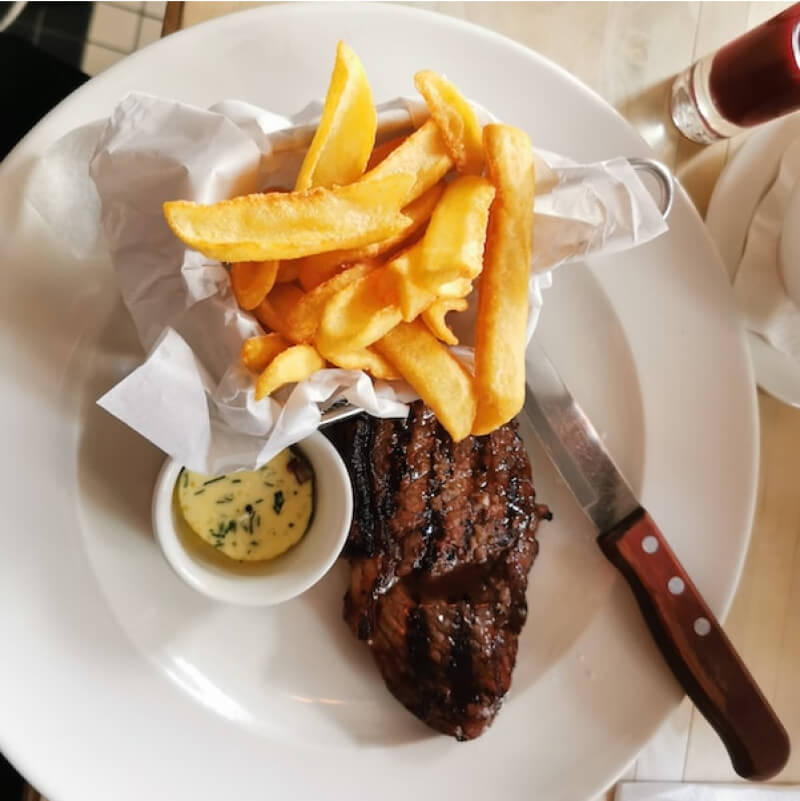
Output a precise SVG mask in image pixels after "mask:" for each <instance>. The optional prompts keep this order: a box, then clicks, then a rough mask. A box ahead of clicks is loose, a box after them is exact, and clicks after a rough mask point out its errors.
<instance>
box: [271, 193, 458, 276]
mask: <svg viewBox="0 0 800 801" xmlns="http://www.w3.org/2000/svg"><path fill="white" fill-rule="evenodd" d="M443 192H444V184H442V183H438V184H435V185H434V186H432V187H431V188H430V189H429V190H428V191H427V192H425V193H423V194H422V195H420V196H419V197H418V198H417V199H416V200H414V201H412V202H411V203H409V204H408V205H407V206H406V207H405V208H404V209H403V214H405V216H406V217H408V218H409V220H410V222H409V224H408V225H407V226H406V227H405V228H404V229H403V230H402V231H399V232H398V233H397V234H395V235H394V236H390V237H389V238H388V239H384V240H382V241H381V242H375V243H373V244H372V245H366V246H365V247H362V248H353V249H351V250H334V251H331V252H330V253H319V254H317V255H315V256H306V257H305V258H304V259H298V260H296V261H295V262H291V263H293V264H296V265H297V266H298V273H299V278H300V284H301V285H302V287H303V289H305V290H306V292H308V291H309V290H311V289H313V288H314V287H315V286H318V285H319V284H321V283H323V282H324V281H327V280H328V279H329V278H330V277H331V276H333V275H335V274H336V273H337V272H338V271H339V270H340V269H341V267H342V265H344V264H352V263H354V262H361V261H364V260H365V259H374V258H376V257H377V256H381V255H383V254H384V253H388V252H389V251H391V250H393V249H394V248H397V247H400V246H401V245H402V244H403V242H405V241H406V240H407V239H408V238H409V237H410V236H413V235H414V234H415V233H416V232H417V231H420V230H421V229H422V227H423V226H424V225H425V223H427V222H428V220H429V219H430V217H431V214H433V210H434V209H435V208H436V204H437V203H438V202H439V200H440V199H441V197H442V193H443ZM284 263H286V264H288V263H289V262H284ZM281 267H283V264H281Z"/></svg>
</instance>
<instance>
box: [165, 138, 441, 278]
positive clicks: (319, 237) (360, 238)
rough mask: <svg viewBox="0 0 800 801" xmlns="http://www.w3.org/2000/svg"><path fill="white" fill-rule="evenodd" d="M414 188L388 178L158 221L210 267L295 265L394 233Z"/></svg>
mask: <svg viewBox="0 0 800 801" xmlns="http://www.w3.org/2000/svg"><path fill="white" fill-rule="evenodd" d="M437 136H438V133H437ZM399 149H402V148H399ZM395 152H397V151H395ZM389 158H391V156H390V157H389ZM387 161H388V159H387ZM384 163H385V162H384ZM377 169H380V165H379V166H378V168H377ZM437 180H438V179H437ZM418 183H419V178H418V177H417V176H415V175H410V174H408V173H404V172H402V171H400V170H396V171H394V172H393V173H391V174H385V175H381V176H373V177H372V179H370V180H367V179H366V178H365V179H362V180H360V181H356V182H355V183H354V184H349V185H348V186H337V187H334V188H333V189H325V188H324V187H316V188H314V189H308V190H305V191H301V192H271V193H269V194H266V195H265V194H255V195H244V196H243V197H235V198H232V199H231V200H223V201H222V202H221V203H214V204H212V205H209V206H205V205H202V204H199V203H192V202H190V201H186V200H173V201H168V202H166V203H165V204H164V216H165V217H166V220H167V224H168V225H169V227H170V228H171V229H172V231H173V233H174V234H175V236H177V237H178V238H179V239H180V240H181V241H182V242H184V243H185V244H187V245H188V246H189V247H192V248H194V249H195V250H199V251H200V252H201V253H203V254H204V255H206V256H208V257H209V258H212V259H218V260H219V261H229V262H235V261H267V260H271V259H295V258H300V257H302V256H310V255H311V254H313V253H324V252H327V251H329V250H343V249H345V248H358V247H363V246H365V245H371V244H372V243H373V242H379V241H380V240H382V239H388V238H389V237H390V236H394V235H395V234H398V233H400V231H402V230H404V229H405V228H406V227H407V226H408V225H409V223H410V219H409V218H408V217H406V216H405V215H404V214H403V213H402V212H401V211H400V209H402V207H403V206H405V205H407V204H408V203H409V199H408V198H409V194H410V193H411V190H412V189H413V187H414V186H416V185H417V184H418ZM433 183H435V181H434V182H433ZM425 188H426V189H427V188H429V187H425Z"/></svg>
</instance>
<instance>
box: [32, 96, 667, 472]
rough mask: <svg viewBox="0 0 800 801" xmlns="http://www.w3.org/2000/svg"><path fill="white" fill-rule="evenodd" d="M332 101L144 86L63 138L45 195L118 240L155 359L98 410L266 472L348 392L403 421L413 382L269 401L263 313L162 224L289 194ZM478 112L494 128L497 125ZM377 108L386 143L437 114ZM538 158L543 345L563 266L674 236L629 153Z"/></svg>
mask: <svg viewBox="0 0 800 801" xmlns="http://www.w3.org/2000/svg"><path fill="white" fill-rule="evenodd" d="M320 110H321V105H320V104H319V103H313V104H311V105H309V106H308V107H306V108H305V109H304V110H303V111H301V112H300V113H299V114H297V115H295V116H294V117H293V118H291V119H287V118H285V117H282V116H280V115H276V114H273V113H271V112H269V111H265V110H263V109H260V108H257V107H255V106H252V105H249V104H246V103H241V102H238V101H224V102H221V103H218V104H216V105H215V106H212V107H211V108H210V109H208V110H205V109H200V108H195V107H193V106H189V105H186V104H184V103H180V102H178V101H175V100H168V99H163V98H158V97H153V96H150V95H145V94H141V93H131V94H129V95H127V96H125V97H124V98H122V100H121V101H120V102H119V103H118V105H117V106H116V108H115V109H114V111H113V113H112V114H111V117H110V118H109V119H108V120H107V121H106V122H105V123H95V124H92V125H89V126H85V127H83V128H80V129H77V130H75V131H73V132H72V133H70V134H68V135H67V136H66V137H64V138H63V139H62V140H60V141H59V142H57V143H56V144H55V145H54V146H53V148H51V150H50V151H49V152H48V153H47V154H46V155H45V156H44V158H43V160H42V162H41V164H40V165H39V168H38V170H37V172H36V174H34V176H33V180H32V184H31V191H30V195H29V197H30V198H31V202H32V203H33V205H34V207H35V208H36V209H37V211H38V212H39V214H40V215H41V216H42V218H43V219H44V220H45V221H46V222H47V223H48V224H49V225H50V226H51V228H52V229H53V231H54V233H55V234H56V235H58V236H59V237H60V238H61V239H62V241H63V242H64V243H65V245H66V246H67V247H69V248H70V250H71V251H72V252H73V253H76V254H80V255H86V256H89V255H90V254H92V253H94V252H96V250H97V248H99V247H105V248H107V250H108V252H109V253H110V256H111V261H112V264H113V266H114V270H115V271H116V275H117V279H118V281H119V286H120V290H121V292H122V297H123V300H124V302H125V305H126V306H127V308H128V310H129V311H130V313H131V316H132V318H133V321H134V323H135V325H136V330H137V332H138V335H139V339H140V340H141V343H142V346H143V347H144V349H145V350H146V351H147V352H148V355H147V359H146V360H145V362H144V363H143V364H142V365H141V366H140V367H138V368H137V369H136V370H134V371H133V372H132V373H131V374H130V375H129V376H127V377H126V378H125V379H123V380H122V381H121V382H120V383H119V384H117V385H116V386H115V387H113V388H112V389H111V390H110V391H109V392H107V393H106V394H105V395H104V396H103V397H102V398H100V400H99V401H98V403H99V404H100V405H101V406H102V407H103V408H105V409H106V410H107V411H109V412H110V413H111V414H113V415H115V416H116V417H118V418H119V419H120V420H122V421H123V422H125V423H126V424H127V425H129V426H130V427H131V428H133V429H135V430H136V431H138V432H139V433H140V434H141V435H142V436H144V437H146V438H147V439H149V440H150V441H151V442H153V443H154V444H156V445H157V446H158V447H159V448H161V449H162V450H164V451H165V452H166V453H168V454H169V455H170V456H172V457H174V458H176V459H178V460H180V461H181V462H182V463H183V464H185V465H187V466H188V467H190V468H191V469H193V470H197V471H200V472H204V473H207V474H217V473H221V472H224V471H226V470H230V469H234V468H238V467H243V468H255V467H258V466H260V465H262V464H264V463H265V462H266V461H268V460H269V459H271V458H272V457H273V456H274V455H275V454H276V453H277V452H278V451H280V450H282V449H283V448H285V447H287V446H288V445H291V444H293V443H295V442H298V441H299V440H301V439H303V438H304V437H306V436H308V435H309V434H310V433H312V432H313V431H315V430H316V429H317V427H318V426H319V423H320V419H321V410H324V409H326V408H328V407H329V406H330V405H332V404H333V403H334V402H336V401H339V400H346V401H347V402H349V403H352V404H354V405H356V406H358V407H360V408H362V409H365V410H366V411H367V412H369V413H370V414H372V415H375V416H377V417H398V416H404V415H405V414H406V412H407V407H406V405H405V404H406V403H407V402H408V401H410V400H413V399H414V398H415V397H416V395H415V394H414V393H413V391H412V390H411V389H410V387H408V386H407V385H406V384H405V383H403V382H386V381H373V380H372V379H371V378H370V377H369V376H367V375H366V374H365V373H363V372H361V371H357V370H341V369H338V368H331V369H325V370H321V371H319V372H317V373H315V374H314V375H313V376H311V377H310V378H309V379H308V380H306V381H303V382H301V383H299V384H297V385H293V386H288V387H285V388H283V389H281V390H279V391H278V392H277V393H275V395H274V396H273V397H271V398H269V399H267V400H264V401H259V402H256V400H255V396H254V387H253V383H254V382H253V376H252V374H251V373H249V372H248V371H247V370H246V369H245V368H244V367H243V366H242V365H241V364H240V361H239V352H240V348H241V344H242V342H243V340H244V339H246V338H247V337H250V336H254V335H257V334H259V333H261V328H260V326H259V324H258V322H257V321H256V320H255V318H254V317H253V316H252V315H250V314H249V313H246V312H243V311H241V310H240V309H239V308H238V306H237V305H236V301H235V299H234V297H233V294H232V291H231V288H230V282H229V279H228V273H227V270H226V269H225V268H224V267H223V265H222V264H220V263H219V262H216V261H213V260H211V259H208V258H206V257H205V256H203V255H202V254H200V253H198V252H196V251H193V250H188V249H186V248H185V246H184V245H183V243H182V242H180V241H179V240H178V239H177V238H176V237H175V236H174V235H173V234H172V233H171V231H170V230H169V228H168V227H167V225H166V223H165V221H164V218H163V214H162V204H163V202H164V201H166V200H174V199H187V200H195V201H198V202H201V203H212V202H215V201H218V200H221V199H224V198H227V197H231V196H234V195H238V194H245V193H250V192H256V191H260V190H262V189H264V188H266V187H274V186H280V187H285V188H291V187H292V186H293V184H294V178H295V176H296V174H297V171H298V169H299V167H300V163H301V161H302V158H303V155H304V152H305V149H306V148H307V146H308V144H309V142H310V140H311V138H312V136H313V134H314V130H315V119H316V118H318V115H319V112H320ZM477 111H478V113H479V116H480V117H481V118H482V121H483V122H486V121H489V120H490V119H492V118H491V116H490V115H489V114H488V113H487V112H485V111H484V110H483V109H477ZM378 114H379V116H378V120H379V135H378V141H379V142H380V141H384V140H386V139H389V138H392V137H394V136H397V135H399V134H400V133H402V132H406V131H409V130H411V129H412V127H417V126H418V125H419V124H421V122H422V121H424V119H425V118H426V117H427V111H426V109H425V106H424V104H421V103H419V102H417V101H413V100H409V99H406V98H398V99H396V100H393V101H391V102H389V103H386V104H383V105H381V106H379V107H378ZM535 158H536V169H537V196H536V203H535V215H534V219H535V228H534V257H533V262H532V265H531V267H532V269H531V280H530V289H529V302H530V304H529V307H530V313H529V325H528V337H529V338H530V336H532V334H533V330H534V328H535V325H536V321H537V319H538V315H539V311H540V309H541V306H542V302H543V298H542V291H543V290H544V289H546V288H547V287H549V286H550V283H551V275H550V270H552V269H553V268H554V267H556V266H558V265H559V264H564V263H567V262H569V261H575V260H578V259H581V258H582V257H584V256H587V255H590V254H608V253H613V252H617V251H621V250H625V249H627V248H630V247H634V246H636V245H639V244H643V243H645V242H648V241H649V240H651V239H653V238H654V237H656V236H658V235H659V234H661V233H663V232H664V231H666V230H667V226H666V223H665V222H664V220H663V218H662V216H661V214H660V212H659V210H658V208H657V206H656V204H655V202H654V200H653V199H652V198H651V196H650V194H649V193H648V191H647V190H646V188H645V187H644V186H643V184H642V183H641V182H640V180H639V179H638V177H637V176H636V174H635V172H634V171H633V169H632V168H631V167H630V165H629V164H628V162H627V160H625V159H622V158H618V159H613V160H611V161H606V162H600V163H597V164H591V165H575V164H573V163H571V162H569V161H568V160H567V159H564V158H562V157H560V156H557V155H555V154H551V153H544V152H541V151H539V152H536V153H535ZM87 162H88V163H89V164H90V170H89V172H90V176H91V179H89V177H88V176H87V174H86V166H87ZM474 315H475V303H474V293H473V296H472V298H471V303H470V308H469V309H468V310H467V311H466V312H463V313H461V314H459V315H456V314H451V315H450V316H449V318H448V319H449V321H450V322H452V324H453V328H454V329H455V330H456V332H457V333H459V334H460V335H461V342H462V346H460V347H458V348H455V349H453V352H454V353H455V354H456V355H457V356H458V357H459V358H461V359H462V360H463V361H464V362H465V363H467V364H471V359H472V350H471V347H469V346H471V345H472V334H473V323H474Z"/></svg>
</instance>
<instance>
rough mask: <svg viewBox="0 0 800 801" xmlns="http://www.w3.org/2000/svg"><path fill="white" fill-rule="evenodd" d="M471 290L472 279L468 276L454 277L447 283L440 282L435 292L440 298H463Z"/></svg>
mask: <svg viewBox="0 0 800 801" xmlns="http://www.w3.org/2000/svg"><path fill="white" fill-rule="evenodd" d="M470 292H472V281H470V279H469V278H456V280H455V281H450V282H449V283H447V284H442V286H440V287H439V292H438V293H437V294H438V295H439V297H440V298H465V297H467V295H469V293H470Z"/></svg>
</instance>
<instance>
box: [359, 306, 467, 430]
mask: <svg viewBox="0 0 800 801" xmlns="http://www.w3.org/2000/svg"><path fill="white" fill-rule="evenodd" d="M374 348H375V350H376V351H378V353H380V354H381V356H384V357H385V358H386V359H388V360H389V362H391V363H392V364H393V365H394V366H395V367H396V368H397V370H398V372H399V373H400V375H402V376H403V378H405V380H406V381H408V383H409V384H411V386H412V387H413V388H414V389H415V390H416V391H417V393H418V394H419V396H420V398H422V400H423V401H425V403H427V404H428V406H430V407H431V409H433V412H434V414H435V415H436V417H438V418H439V422H440V423H441V424H442V425H443V426H444V427H445V429H446V430H447V432H448V433H449V434H450V436H451V437H452V438H453V440H454V441H455V442H458V441H459V440H462V439H464V437H466V436H467V435H468V434H469V432H470V429H471V428H472V421H473V420H474V418H475V403H476V401H475V388H474V387H473V384H472V377H471V376H470V375H469V373H468V372H467V371H466V370H465V369H464V367H463V365H462V364H461V362H459V361H458V359H456V357H455V356H453V355H452V354H451V353H450V351H449V350H448V349H447V348H446V347H445V346H444V345H442V343H441V342H439V341H438V340H437V339H436V337H435V336H434V335H433V334H431V332H430V331H428V329H427V328H426V327H425V326H424V324H423V323H421V322H420V321H419V320H415V321H414V322H413V323H400V325H398V326H396V327H395V328H393V329H392V330H391V331H390V332H389V333H388V334H386V335H385V336H384V337H383V338H382V339H380V340H379V341H378V342H376V343H375V345H374Z"/></svg>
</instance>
